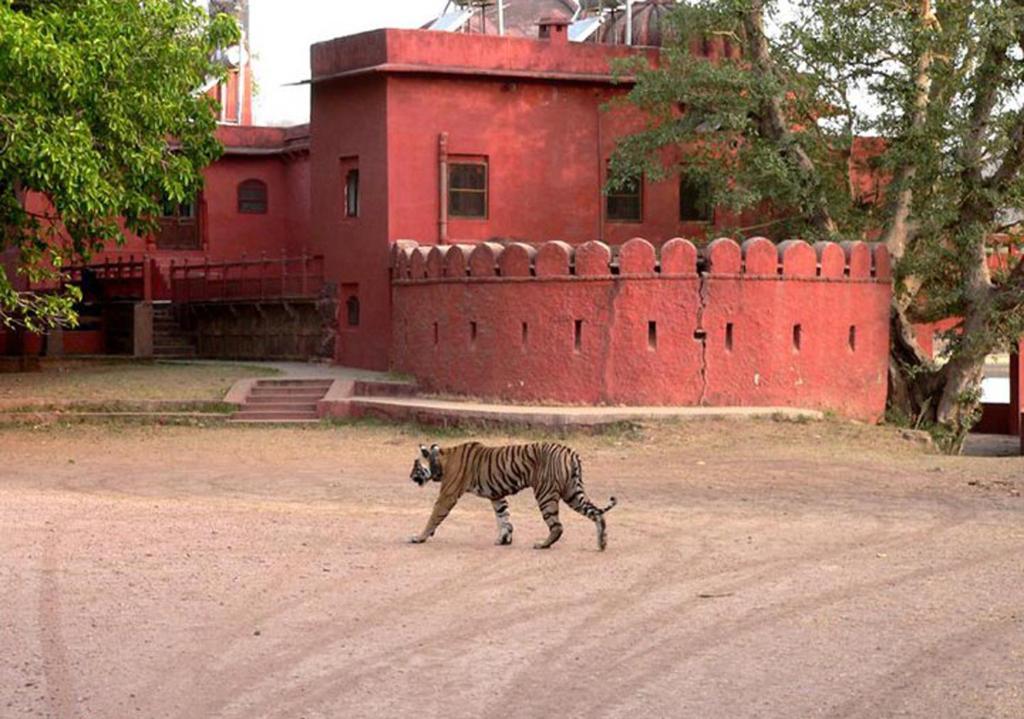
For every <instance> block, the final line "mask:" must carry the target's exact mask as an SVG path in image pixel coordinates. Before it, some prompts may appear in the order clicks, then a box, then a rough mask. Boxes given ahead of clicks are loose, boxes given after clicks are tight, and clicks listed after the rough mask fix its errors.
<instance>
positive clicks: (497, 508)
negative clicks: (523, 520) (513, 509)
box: [491, 497, 512, 545]
mask: <svg viewBox="0 0 1024 719" xmlns="http://www.w3.org/2000/svg"><path fill="white" fill-rule="evenodd" d="M491 506H492V507H494V516H495V517H496V518H497V520H498V538H497V539H496V540H494V543H495V544H497V545H503V544H512V519H511V518H510V517H509V513H508V500H507V499H505V498H504V497H502V498H501V499H492V500H491Z"/></svg>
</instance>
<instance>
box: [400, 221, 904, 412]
mask: <svg viewBox="0 0 1024 719" xmlns="http://www.w3.org/2000/svg"><path fill="white" fill-rule="evenodd" d="M391 265H392V267H391V272H392V283H391V294H392V311H393V318H394V320H393V323H392V342H391V365H392V367H393V368H394V369H396V370H399V371H403V372H408V373H411V374H413V375H415V376H416V378H417V380H418V381H419V383H420V384H421V385H422V386H423V387H425V388H427V389H431V390H435V391H440V392H446V393H455V394H466V395H474V396H479V397H493V398H497V399H501V400H504V401H513V402H515V401H524V402H538V401H540V402H544V401H553V402H562V403H569V404H625V405H709V406H795V407H808V408H816V409H825V410H832V411H835V412H837V413H839V414H843V415H846V416H849V417H855V418H858V419H864V420H869V421H873V420H877V419H878V418H879V417H880V416H881V415H882V413H883V412H884V409H885V396H886V385H887V374H888V352H889V301H890V291H891V288H890V285H891V283H890V277H891V267H890V261H889V255H888V253H887V252H886V250H885V248H884V247H882V246H877V245H870V244H865V243H862V242H852V243H841V244H835V243H828V242H825V243H818V244H816V245H810V244H808V243H806V242H802V241H799V240H794V241H787V242H783V243H781V244H779V245H775V244H774V243H772V242H771V241H769V240H767V239H765V238H753V239H750V240H747V241H746V242H744V243H743V244H742V246H741V245H740V244H738V243H737V242H735V241H733V240H731V239H728V238H722V239H718V240H715V241H714V242H712V243H710V244H709V245H708V246H707V247H705V248H703V249H701V250H698V249H697V248H696V247H695V246H694V245H693V244H692V243H691V242H689V241H687V240H684V239H673V240H669V241H668V242H665V243H664V244H662V245H661V246H660V247H659V248H655V247H654V245H652V244H651V243H650V242H648V241H647V240H644V239H640V238H636V239H632V240H629V241H628V242H626V243H624V244H623V245H621V246H618V247H610V246H608V245H606V244H604V243H601V242H587V243H584V244H582V245H579V246H576V247H573V246H571V245H568V244H566V243H564V242H545V243H543V244H540V245H532V244H526V243H520V242H511V243H481V244H477V245H462V244H454V245H444V246H420V245H417V244H416V243H415V242H405V241H402V242H398V243H396V244H395V245H394V247H393V248H392V255H391Z"/></svg>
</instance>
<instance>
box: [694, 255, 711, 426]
mask: <svg viewBox="0 0 1024 719" xmlns="http://www.w3.org/2000/svg"><path fill="white" fill-rule="evenodd" d="M698 276H699V277H700V287H699V289H698V296H699V297H700V304H699V305H697V328H696V329H695V330H694V331H693V338H694V339H697V340H700V398H699V399H698V400H697V404H698V406H700V407H705V406H707V403H708V398H707V395H708V331H707V329H706V328H705V327H704V311H705V310H706V309H707V306H708V295H709V293H710V290H711V286H710V282H711V279H710V277H709V275H708V272H707V271H702V272H700V273H699V275H698Z"/></svg>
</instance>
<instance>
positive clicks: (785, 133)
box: [743, 0, 838, 235]
mask: <svg viewBox="0 0 1024 719" xmlns="http://www.w3.org/2000/svg"><path fill="white" fill-rule="evenodd" d="M743 26H744V29H745V30H746V35H747V37H748V38H749V40H750V49H751V55H752V59H753V64H754V67H755V68H756V70H757V72H758V73H760V74H761V76H762V77H764V78H770V79H772V80H776V81H777V80H778V73H777V71H776V67H775V62H774V60H773V59H772V55H771V49H770V47H769V45H768V37H767V35H766V34H765V30H764V0H753V2H751V4H750V9H749V10H747V11H746V12H745V13H744V15H743ZM777 84H778V87H779V89H777V90H775V91H774V92H772V93H770V94H767V95H766V96H765V97H764V98H763V99H762V101H761V107H760V112H759V118H758V119H759V123H758V129H759V132H760V134H761V135H762V136H763V137H764V138H765V139H768V140H771V141H772V142H774V143H775V145H776V146H777V147H778V149H779V152H780V153H781V154H782V156H783V157H785V158H787V159H788V160H790V161H791V162H792V163H794V164H795V165H796V168H797V170H798V171H799V172H800V174H801V175H802V176H803V178H804V183H805V184H807V185H810V184H814V182H815V181H816V180H817V178H818V169H817V168H816V167H815V165H814V161H813V160H812V159H811V157H810V155H808V154H807V152H806V151H805V150H804V148H803V147H801V146H800V143H799V142H798V141H797V139H796V137H794V136H793V132H792V131H791V129H790V123H789V120H788V119H787V118H786V113H785V111H784V110H783V107H784V104H785V100H786V97H785V92H786V91H785V84H784V83H777ZM812 202H813V206H812V207H811V217H810V220H811V223H812V224H813V225H814V226H815V227H817V228H818V229H819V230H820V231H821V232H823V233H824V234H826V235H834V234H836V233H837V232H838V228H837V226H836V223H835V220H833V218H832V215H831V213H830V212H829V209H828V205H827V203H826V201H825V198H823V197H820V196H819V197H816V198H812Z"/></svg>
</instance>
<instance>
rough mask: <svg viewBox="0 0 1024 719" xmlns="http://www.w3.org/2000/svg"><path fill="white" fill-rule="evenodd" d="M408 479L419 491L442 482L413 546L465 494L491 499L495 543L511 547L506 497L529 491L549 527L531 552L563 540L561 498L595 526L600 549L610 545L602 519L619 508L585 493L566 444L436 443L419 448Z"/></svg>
mask: <svg viewBox="0 0 1024 719" xmlns="http://www.w3.org/2000/svg"><path fill="white" fill-rule="evenodd" d="M410 479H412V481H413V482H415V483H416V484H418V485H419V486H420V487H423V486H424V485H426V484H427V483H428V482H440V483H441V489H440V492H439V494H438V497H437V500H436V501H435V502H434V510H433V512H431V514H430V519H429V520H428V521H427V525H426V527H424V529H423V531H422V532H421V533H420V534H417V535H415V536H413V537H410V538H409V541H410V542H411V543H413V544H422V543H423V542H425V541H427V539H429V538H430V537H432V536H433V535H434V532H436V531H437V528H438V526H439V525H440V524H441V522H443V521H444V519H445V517H447V516H448V513H449V512H451V511H452V508H453V507H455V504H456V503H457V502H458V501H459V498H460V497H461V496H462V495H463V494H466V493H471V494H475V495H477V496H478V497H484V498H485V499H489V500H491V506H492V507H493V508H494V514H495V517H496V518H497V521H498V538H497V539H496V540H495V542H494V543H495V544H497V545H508V544H511V543H512V531H513V529H512V520H511V519H510V517H509V511H508V500H507V499H506V498H507V497H509V496H510V495H513V494H516V493H517V492H519V491H521V490H523V489H526V488H527V487H530V488H532V489H533V494H534V497H536V499H537V504H538V506H539V507H540V512H541V515H542V516H543V517H544V521H545V523H547V525H548V536H547V539H545V540H544V541H542V542H537V543H536V544H534V545H533V547H534V549H547V548H548V547H550V546H551V545H552V544H554V543H555V542H557V541H558V539H559V538H560V537H561V536H562V523H561V522H559V521H558V506H559V505H558V501H559V500H562V501H564V502H565V503H566V504H568V505H569V506H570V507H572V508H573V509H574V510H576V511H577V512H579V513H580V514H582V515H583V516H584V517H586V518H587V519H589V520H591V521H593V522H594V524H595V525H597V548H598V549H599V550H600V551H604V549H605V547H606V546H607V544H608V535H607V528H606V526H605V520H604V515H605V513H606V512H607V511H608V510H610V509H611V508H612V507H614V506H615V505H616V504H617V500H616V499H615V497H611V498H610V500H609V502H608V505H607V506H606V507H604V508H603V509H602V508H598V507H597V506H595V505H594V504H593V503H592V502H591V501H590V500H589V499H588V498H587V495H586V493H585V492H584V491H583V463H582V462H581V461H580V456H579V455H578V454H577V453H576V451H575V450H573V449H570V448H569V447H566V446H565V445H562V444H555V443H551V442H546V443H540V442H535V443H533V444H521V445H507V446H504V447H485V446H484V445H482V444H480V443H479V442H467V443H466V444H460V445H457V446H455V447H439V446H438V445H436V444H435V445H432V446H431V447H430V448H429V449H427V447H425V446H424V445H420V447H419V454H418V455H417V456H416V459H415V460H413V464H412V472H411V474H410Z"/></svg>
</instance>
